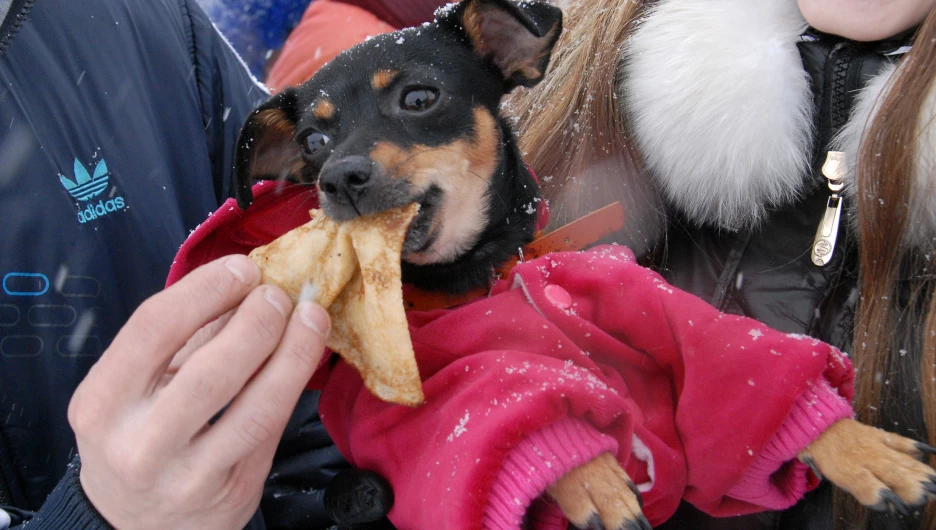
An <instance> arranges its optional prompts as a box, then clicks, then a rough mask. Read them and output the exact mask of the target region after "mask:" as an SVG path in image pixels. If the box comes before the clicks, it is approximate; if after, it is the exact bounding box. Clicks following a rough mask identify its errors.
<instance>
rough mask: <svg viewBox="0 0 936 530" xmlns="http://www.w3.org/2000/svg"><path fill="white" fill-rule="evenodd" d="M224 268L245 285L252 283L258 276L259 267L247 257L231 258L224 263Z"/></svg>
mask: <svg viewBox="0 0 936 530" xmlns="http://www.w3.org/2000/svg"><path fill="white" fill-rule="evenodd" d="M224 266H225V267H227V269H228V270H229V271H231V274H233V275H234V276H235V277H237V279H238V280H240V281H241V282H243V283H252V282H253V278H254V276H255V275H256V270H257V266H256V265H254V264H253V262H252V261H250V258H248V257H246V256H241V255H237V256H231V257H229V258H228V259H227V260H226V261H225V262H224Z"/></svg>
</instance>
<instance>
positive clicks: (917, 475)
mask: <svg viewBox="0 0 936 530" xmlns="http://www.w3.org/2000/svg"><path fill="white" fill-rule="evenodd" d="M931 454H936V448H933V447H930V446H928V445H926V444H922V443H918V442H915V441H913V440H910V439H909V438H904V437H903V436H899V435H897V434H893V433H889V432H887V431H882V430H880V429H876V428H874V427H869V426H867V425H864V424H861V423H859V422H857V421H855V420H850V419H843V420H839V421H837V422H835V424H833V425H832V426H831V427H829V428H828V429H827V430H826V431H825V432H824V433H822V435H821V436H819V438H818V439H816V440H815V441H814V442H813V443H812V444H810V445H809V446H808V447H807V448H806V449H803V450H802V451H801V452H800V454H799V459H800V461H801V462H803V463H805V464H807V465H809V466H810V467H812V468H813V470H814V471H815V472H816V473H817V474H818V475H819V476H824V477H825V478H827V479H829V481H831V482H832V483H833V484H835V485H836V486H838V487H840V488H842V489H844V490H845V491H847V492H849V493H850V494H852V495H854V497H855V498H856V499H858V502H860V503H861V504H864V505H865V506H868V507H869V508H871V509H874V510H879V511H885V510H894V511H896V512H897V513H900V514H903V515H907V514H909V513H910V508H911V507H916V506H920V505H922V504H924V503H925V502H927V500H929V499H932V498H936V470H933V468H931V467H929V466H928V465H926V464H924V463H922V462H920V461H919V460H918V459H919V458H921V457H924V456H927V455H931Z"/></svg>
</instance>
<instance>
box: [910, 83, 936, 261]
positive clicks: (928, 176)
mask: <svg viewBox="0 0 936 530" xmlns="http://www.w3.org/2000/svg"><path fill="white" fill-rule="evenodd" d="M917 133H918V135H919V136H918V138H919V143H918V144H917V160H916V167H915V168H914V178H913V189H912V191H911V197H910V222H909V225H908V226H907V234H906V235H907V240H908V242H909V243H911V244H914V245H917V246H920V247H922V248H924V249H926V250H931V249H936V81H934V82H933V85H932V87H931V88H930V93H929V96H927V98H926V103H925V104H924V105H923V109H922V110H921V112H920V118H919V121H918V122H917Z"/></svg>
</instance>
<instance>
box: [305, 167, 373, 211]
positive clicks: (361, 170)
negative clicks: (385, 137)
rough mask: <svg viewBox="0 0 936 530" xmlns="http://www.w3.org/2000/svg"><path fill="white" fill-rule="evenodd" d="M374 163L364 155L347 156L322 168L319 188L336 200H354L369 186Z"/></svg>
mask: <svg viewBox="0 0 936 530" xmlns="http://www.w3.org/2000/svg"><path fill="white" fill-rule="evenodd" d="M373 171H374V164H373V162H371V160H370V159H369V158H367V157H365V156H349V157H347V158H343V159H342V160H339V161H338V162H336V163H334V164H329V165H328V166H326V167H324V168H322V173H321V175H319V189H321V190H322V193H325V194H326V195H329V196H330V198H332V199H333V200H337V201H338V202H345V201H349V200H350V201H355V200H357V199H358V198H359V197H361V196H362V195H364V193H366V192H367V188H368V187H370V185H371V182H372V179H371V176H372V173H373Z"/></svg>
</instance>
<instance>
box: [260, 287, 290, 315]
mask: <svg viewBox="0 0 936 530" xmlns="http://www.w3.org/2000/svg"><path fill="white" fill-rule="evenodd" d="M264 291H265V292H264V293H263V298H264V299H265V300H266V301H267V302H269V303H270V305H271V306H273V308H274V309H276V310H277V311H279V314H281V315H283V316H286V307H284V306H283V298H282V296H281V295H280V294H279V293H278V292H277V290H276V289H273V288H272V287H267V288H265V289H264Z"/></svg>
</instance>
